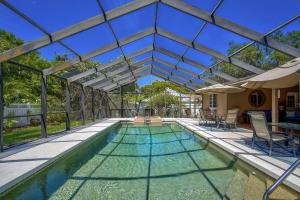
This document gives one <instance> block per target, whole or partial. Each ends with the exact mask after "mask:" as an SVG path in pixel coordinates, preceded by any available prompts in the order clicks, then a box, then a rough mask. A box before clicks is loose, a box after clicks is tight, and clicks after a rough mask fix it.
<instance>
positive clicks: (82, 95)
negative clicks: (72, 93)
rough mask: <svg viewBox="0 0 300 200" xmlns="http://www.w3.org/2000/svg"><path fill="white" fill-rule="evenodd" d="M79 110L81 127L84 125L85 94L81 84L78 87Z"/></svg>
mask: <svg viewBox="0 0 300 200" xmlns="http://www.w3.org/2000/svg"><path fill="white" fill-rule="evenodd" d="M80 108H81V115H82V119H81V120H82V125H85V92H84V87H83V85H82V84H81V85H80Z"/></svg>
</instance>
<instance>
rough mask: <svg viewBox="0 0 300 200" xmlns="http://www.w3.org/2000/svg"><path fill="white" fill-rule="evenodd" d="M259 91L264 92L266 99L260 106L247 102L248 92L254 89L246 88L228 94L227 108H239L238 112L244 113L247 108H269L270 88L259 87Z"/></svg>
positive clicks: (270, 107) (270, 104)
mask: <svg viewBox="0 0 300 200" xmlns="http://www.w3.org/2000/svg"><path fill="white" fill-rule="evenodd" d="M259 90H260V91H261V92H263V93H264V94H265V97H266V101H265V103H264V104H263V105H262V106H260V107H253V106H252V105H251V104H250V103H249V100H248V98H249V94H250V93H251V92H252V91H254V90H251V89H247V90H245V91H244V92H241V93H235V94H228V104H227V107H228V109H232V108H239V109H240V112H239V114H242V113H244V112H245V111H248V110H271V109H272V90H271V89H264V88H260V89H259Z"/></svg>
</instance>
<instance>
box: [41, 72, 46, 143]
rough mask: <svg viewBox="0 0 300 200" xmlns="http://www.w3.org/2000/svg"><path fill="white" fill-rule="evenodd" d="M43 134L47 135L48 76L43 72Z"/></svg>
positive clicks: (44, 136) (43, 135)
mask: <svg viewBox="0 0 300 200" xmlns="http://www.w3.org/2000/svg"><path fill="white" fill-rule="evenodd" d="M41 134H42V137H43V138H46V137H47V76H46V75H44V74H43V73H42V74H41Z"/></svg>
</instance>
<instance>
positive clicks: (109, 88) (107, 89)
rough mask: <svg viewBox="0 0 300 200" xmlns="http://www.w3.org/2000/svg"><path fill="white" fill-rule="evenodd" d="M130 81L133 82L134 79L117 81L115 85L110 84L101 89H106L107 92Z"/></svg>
mask: <svg viewBox="0 0 300 200" xmlns="http://www.w3.org/2000/svg"><path fill="white" fill-rule="evenodd" d="M132 82H135V79H133V80H126V81H123V82H119V83H117V84H116V85H110V86H107V87H104V88H102V89H103V90H104V91H106V92H109V91H111V90H114V89H116V88H118V87H120V86H123V85H127V84H129V83H132Z"/></svg>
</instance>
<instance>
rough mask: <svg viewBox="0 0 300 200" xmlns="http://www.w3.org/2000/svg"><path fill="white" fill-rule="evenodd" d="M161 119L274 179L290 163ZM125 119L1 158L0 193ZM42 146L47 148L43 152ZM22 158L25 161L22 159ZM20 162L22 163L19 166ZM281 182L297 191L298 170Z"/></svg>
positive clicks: (186, 123) (194, 126)
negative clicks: (202, 139) (187, 131)
mask: <svg viewBox="0 0 300 200" xmlns="http://www.w3.org/2000/svg"><path fill="white" fill-rule="evenodd" d="M162 120H163V122H175V123H177V124H179V125H181V126H183V127H184V128H186V129H187V130H190V131H191V132H193V133H196V134H197V135H199V136H200V137H202V138H204V139H205V140H207V141H209V142H211V143H213V144H215V145H216V146H217V147H218V148H221V149H223V150H225V151H226V152H228V153H230V154H232V155H234V156H236V157H238V158H239V159H241V160H243V161H244V162H246V163H247V164H250V165H251V166H253V167H254V168H256V169H258V170H260V171H262V172H264V173H265V174H267V175H269V176H270V177H273V178H275V179H276V178H278V177H279V176H280V175H281V174H282V173H283V172H284V170H285V169H287V168H288V167H289V166H290V165H289V164H287V163H284V162H282V161H280V160H277V159H275V158H272V157H268V156H266V155H262V154H261V153H260V152H259V151H257V150H254V149H249V148H248V147H246V146H245V145H244V146H243V145H241V144H238V143H237V142H235V141H231V142H228V141H226V140H224V139H222V138H218V137H216V136H214V135H212V134H210V133H209V131H207V130H203V128H201V127H200V126H199V125H197V123H196V120H195V121H194V123H196V124H192V123H189V120H191V119H184V118H162ZM128 121H133V118H109V119H105V120H103V121H100V122H96V123H93V124H91V125H88V126H85V127H82V128H80V129H77V130H75V131H73V132H71V133H67V134H63V135H60V136H59V137H55V138H54V139H50V140H47V141H42V142H40V143H38V144H34V145H33V146H31V147H27V148H24V149H21V150H18V151H16V152H14V153H13V154H11V155H8V156H5V157H2V158H0V177H1V179H0V193H3V192H4V191H6V190H8V189H10V188H12V187H13V186H15V185H16V184H18V183H20V182H22V181H23V180H24V179H26V178H28V177H30V176H31V175H33V174H35V173H36V172H38V171H39V170H41V169H43V168H44V167H46V166H48V165H50V164H51V163H53V162H54V161H56V160H57V159H59V158H61V157H62V156H64V155H65V154H67V153H68V152H70V151H72V150H73V149H75V148H76V147H78V146H79V145H81V144H82V143H84V142H86V141H87V140H89V139H91V138H92V137H93V136H95V135H97V134H98V133H99V132H103V131H104V130H107V129H108V128H110V127H112V126H114V125H116V124H117V123H120V122H128ZM99 128H100V130H99ZM76 138H77V139H76ZM55 142H56V143H58V144H59V143H61V145H55ZM68 143H70V144H69V146H68V145H66V144H68ZM57 146H62V149H58V148H57ZM45 149H46V150H47V151H45ZM49 150H52V152H49ZM32 152H33V153H34V154H33V155H32V154H30V153H32ZM47 153H48V155H49V153H50V157H49V158H45V155H47ZM254 153H256V154H258V153H260V154H261V155H260V156H257V155H253V154H254ZM28 156H29V157H30V156H31V157H34V156H35V157H34V158H31V159H27V160H26V159H24V157H25V158H26V157H28ZM263 156H264V159H263ZM266 158H267V159H266ZM18 159H19V160H18ZM35 159H36V160H35ZM23 160H25V161H24V162H23ZM19 162H23V163H22V167H20V166H19V165H20V164H19ZM22 168H26V170H23V171H21V172H20V171H19V170H20V169H21V170H22ZM284 184H285V185H287V186H288V187H290V188H292V189H294V190H296V191H297V192H300V169H299V170H298V171H297V173H296V172H294V173H293V174H292V175H290V176H289V177H288V178H287V179H286V180H285V181H284Z"/></svg>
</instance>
